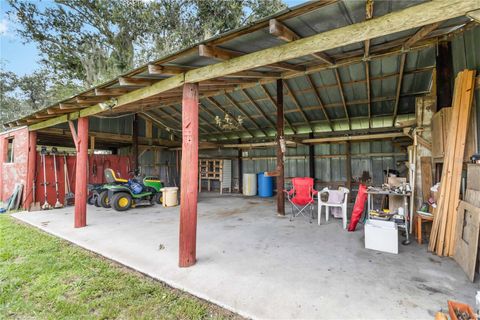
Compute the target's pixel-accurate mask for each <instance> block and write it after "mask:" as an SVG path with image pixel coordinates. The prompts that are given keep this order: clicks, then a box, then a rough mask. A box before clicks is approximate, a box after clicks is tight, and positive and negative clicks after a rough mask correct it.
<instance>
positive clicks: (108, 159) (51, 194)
mask: <svg viewBox="0 0 480 320" xmlns="http://www.w3.org/2000/svg"><path fill="white" fill-rule="evenodd" d="M50 150H51V149H50V148H49V149H48V151H50ZM56 158H57V159H56V162H57V167H56V168H57V177H58V191H59V200H60V203H62V204H63V202H64V198H65V190H66V188H65V170H64V165H63V164H64V158H63V154H60V155H57V156H56ZM76 158H77V157H76V156H75V155H68V156H67V170H68V177H69V181H70V189H71V190H72V192H75V168H76ZM106 168H111V169H113V170H115V172H116V173H117V174H119V175H120V177H125V178H129V174H128V172H129V171H130V170H131V164H130V159H129V157H128V156H118V155H93V156H89V165H88V183H89V184H102V183H106V181H105V175H104V174H103V171H104V170H105V169H106ZM45 170H46V172H47V174H46V182H47V200H48V203H49V204H50V205H54V204H55V202H56V201H57V197H56V192H55V173H54V165H53V156H52V155H46V156H45ZM36 177H37V178H36V187H37V192H36V201H39V202H40V203H41V204H43V203H44V201H45V195H44V194H45V192H44V187H43V181H44V174H43V163H42V159H41V155H40V153H37V172H36Z"/></svg>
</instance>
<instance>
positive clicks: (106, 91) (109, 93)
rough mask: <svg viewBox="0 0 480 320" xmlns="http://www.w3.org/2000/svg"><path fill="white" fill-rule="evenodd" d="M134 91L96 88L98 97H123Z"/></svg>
mask: <svg viewBox="0 0 480 320" xmlns="http://www.w3.org/2000/svg"><path fill="white" fill-rule="evenodd" d="M130 91H132V90H128V89H125V88H96V89H95V95H96V96H106V97H116V96H121V95H122V94H125V93H128V92H130Z"/></svg>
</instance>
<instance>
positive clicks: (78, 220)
mask: <svg viewBox="0 0 480 320" xmlns="http://www.w3.org/2000/svg"><path fill="white" fill-rule="evenodd" d="M71 127H73V125H72V126H71ZM72 134H74V132H72ZM74 137H75V138H74V141H76V148H77V165H76V172H75V228H82V227H85V226H86V225H87V195H88V191H87V162H88V118H78V135H77V134H74Z"/></svg>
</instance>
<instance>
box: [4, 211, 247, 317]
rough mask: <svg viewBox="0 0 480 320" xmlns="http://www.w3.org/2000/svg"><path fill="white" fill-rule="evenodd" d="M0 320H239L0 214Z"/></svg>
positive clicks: (212, 306) (205, 303) (216, 308)
mask: <svg viewBox="0 0 480 320" xmlns="http://www.w3.org/2000/svg"><path fill="white" fill-rule="evenodd" d="M0 318H1V319H5V318H16V319H25V318H34V319H67V318H68V319H79V318H81V319H91V318H101V319H112V318H121V319H129V318H135V319H208V318H214V319H231V318H238V316H236V315H233V314H231V313H229V312H227V311H225V310H223V309H221V308H219V307H217V306H215V305H211V304H209V303H207V302H204V301H202V300H200V299H197V298H195V297H193V296H191V295H188V294H185V293H183V292H181V291H179V290H175V289H172V288H170V287H168V286H166V285H163V284H162V283H160V282H158V281H154V280H152V279H150V278H148V277H145V276H143V275H141V274H139V273H136V272H133V271H131V270H129V269H127V268H124V267H121V266H119V265H118V264H115V263H113V262H111V261H108V260H106V259H103V258H101V257H99V256H97V255H94V254H93V253H90V252H88V251H86V250H83V249H81V248H79V247H76V246H74V245H72V244H69V243H68V242H66V241H63V240H61V239H58V238H55V237H53V236H50V235H48V234H46V233H43V232H41V231H39V230H37V229H35V228H32V227H29V226H26V225H24V224H21V223H19V222H16V221H15V220H14V218H12V217H10V216H9V215H6V214H0Z"/></svg>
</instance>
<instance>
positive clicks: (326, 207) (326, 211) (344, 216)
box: [318, 187, 350, 229]
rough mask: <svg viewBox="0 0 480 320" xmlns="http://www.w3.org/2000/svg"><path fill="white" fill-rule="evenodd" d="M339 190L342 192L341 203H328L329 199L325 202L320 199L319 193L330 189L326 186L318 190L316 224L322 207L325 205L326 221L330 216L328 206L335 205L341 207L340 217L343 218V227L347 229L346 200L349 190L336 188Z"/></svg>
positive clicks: (327, 191)
mask: <svg viewBox="0 0 480 320" xmlns="http://www.w3.org/2000/svg"><path fill="white" fill-rule="evenodd" d="M338 190H339V191H342V192H343V202H342V203H330V202H329V200H327V202H323V201H322V197H321V195H322V194H324V193H329V192H330V191H333V190H330V189H328V188H323V189H322V190H321V191H320V192H318V225H320V218H321V215H322V207H325V220H326V221H328V218H329V217H330V208H331V207H337V208H342V219H343V229H347V201H348V194H349V193H350V190H348V189H347V188H344V187H340V188H338ZM329 197H330V195H329Z"/></svg>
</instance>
